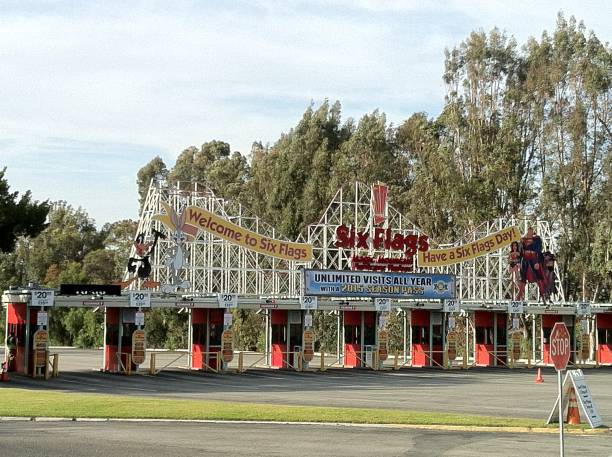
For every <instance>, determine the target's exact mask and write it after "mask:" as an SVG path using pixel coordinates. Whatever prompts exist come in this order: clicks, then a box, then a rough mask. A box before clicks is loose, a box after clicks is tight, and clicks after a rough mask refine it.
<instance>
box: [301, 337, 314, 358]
mask: <svg viewBox="0 0 612 457" xmlns="http://www.w3.org/2000/svg"><path fill="white" fill-rule="evenodd" d="M302 344H303V345H304V349H303V353H302V354H303V358H304V362H310V361H311V360H312V358H313V357H314V331H312V330H304V333H303V334H302Z"/></svg>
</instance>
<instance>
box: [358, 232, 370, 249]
mask: <svg viewBox="0 0 612 457" xmlns="http://www.w3.org/2000/svg"><path fill="white" fill-rule="evenodd" d="M369 238H370V234H369V233H368V232H359V233H357V247H358V248H361V249H368V247H369V246H368V239H369Z"/></svg>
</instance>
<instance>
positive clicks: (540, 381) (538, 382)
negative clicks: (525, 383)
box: [535, 368, 544, 384]
mask: <svg viewBox="0 0 612 457" xmlns="http://www.w3.org/2000/svg"><path fill="white" fill-rule="evenodd" d="M535 382H536V384H542V383H543V382H544V377H543V376H542V369H541V368H538V374H537V375H536V379H535Z"/></svg>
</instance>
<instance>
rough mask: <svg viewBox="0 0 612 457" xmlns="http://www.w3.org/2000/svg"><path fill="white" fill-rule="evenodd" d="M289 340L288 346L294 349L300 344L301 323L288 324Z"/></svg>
mask: <svg viewBox="0 0 612 457" xmlns="http://www.w3.org/2000/svg"><path fill="white" fill-rule="evenodd" d="M289 330H290V332H291V341H289V347H290V348H291V350H294V349H295V347H296V346H300V347H301V346H302V324H290V328H289Z"/></svg>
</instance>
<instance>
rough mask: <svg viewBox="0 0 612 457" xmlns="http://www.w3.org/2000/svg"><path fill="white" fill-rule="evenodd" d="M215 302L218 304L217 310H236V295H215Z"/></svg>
mask: <svg viewBox="0 0 612 457" xmlns="http://www.w3.org/2000/svg"><path fill="white" fill-rule="evenodd" d="M217 301H218V302H219V308H225V309H231V308H238V295H236V294H219V295H217Z"/></svg>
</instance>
